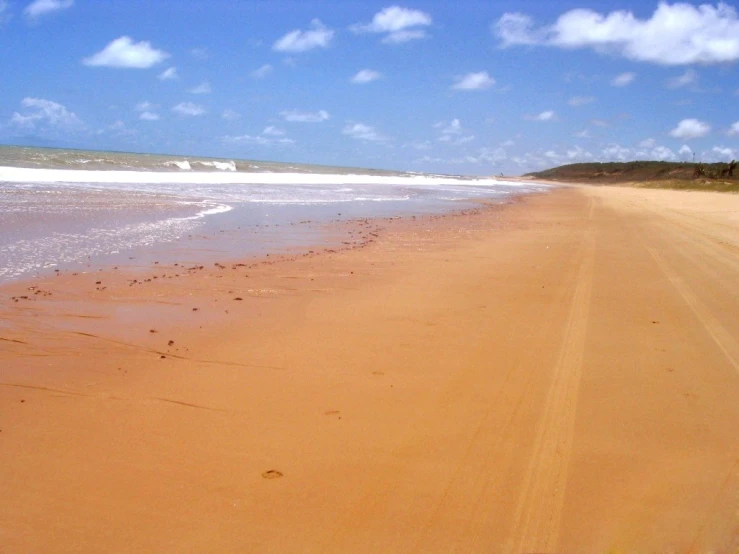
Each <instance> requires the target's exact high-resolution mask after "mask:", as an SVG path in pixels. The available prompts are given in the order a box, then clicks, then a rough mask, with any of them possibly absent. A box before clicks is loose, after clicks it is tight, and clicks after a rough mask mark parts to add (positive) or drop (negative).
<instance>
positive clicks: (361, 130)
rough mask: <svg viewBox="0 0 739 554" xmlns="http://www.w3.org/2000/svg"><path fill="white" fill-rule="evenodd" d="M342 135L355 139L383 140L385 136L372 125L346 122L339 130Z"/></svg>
mask: <svg viewBox="0 0 739 554" xmlns="http://www.w3.org/2000/svg"><path fill="white" fill-rule="evenodd" d="M341 134H342V135H347V136H349V137H351V138H353V139H357V140H368V141H383V140H387V138H386V137H384V136H382V135H381V134H380V133H378V132H377V131H376V130H375V129H374V127H370V126H369V125H365V124H364V123H347V124H346V125H345V126H344V128H343V129H342V130H341Z"/></svg>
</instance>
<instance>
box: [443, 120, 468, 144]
mask: <svg viewBox="0 0 739 554" xmlns="http://www.w3.org/2000/svg"><path fill="white" fill-rule="evenodd" d="M434 128H435V129H439V131H440V132H441V136H440V137H439V138H438V139H437V140H438V141H439V142H443V143H446V144H449V145H452V146H459V145H461V144H466V143H468V142H472V141H473V140H475V135H472V134H470V133H469V132H468V131H467V129H465V128H464V127H462V123H461V122H460V121H459V119H456V118H455V119H452V120H451V121H450V122H449V123H446V122H445V121H439V122H438V123H435V124H434Z"/></svg>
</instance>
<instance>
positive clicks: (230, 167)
mask: <svg viewBox="0 0 739 554" xmlns="http://www.w3.org/2000/svg"><path fill="white" fill-rule="evenodd" d="M196 163H199V164H200V165H204V166H205V167H215V168H216V169H220V170H221V171H236V162H196Z"/></svg>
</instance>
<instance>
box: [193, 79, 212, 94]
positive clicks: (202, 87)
mask: <svg viewBox="0 0 739 554" xmlns="http://www.w3.org/2000/svg"><path fill="white" fill-rule="evenodd" d="M187 92H189V93H190V94H210V93H211V92H213V89H212V88H211V87H210V83H209V82H208V81H203V82H202V83H200V84H199V85H198V86H196V87H193V88H191V89H190V90H188V91H187Z"/></svg>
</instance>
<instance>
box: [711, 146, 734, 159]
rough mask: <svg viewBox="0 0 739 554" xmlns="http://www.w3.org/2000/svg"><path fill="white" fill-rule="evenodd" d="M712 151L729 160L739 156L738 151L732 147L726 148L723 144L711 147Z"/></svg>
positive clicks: (720, 157)
mask: <svg viewBox="0 0 739 554" xmlns="http://www.w3.org/2000/svg"><path fill="white" fill-rule="evenodd" d="M711 151H712V152H713V153H714V154H717V155H718V157H719V159H721V160H726V161H727V162H728V161H731V160H735V159H737V158H739V155H737V151H736V150H733V149H731V148H726V147H723V146H714V147H713V148H712V149H711Z"/></svg>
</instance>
